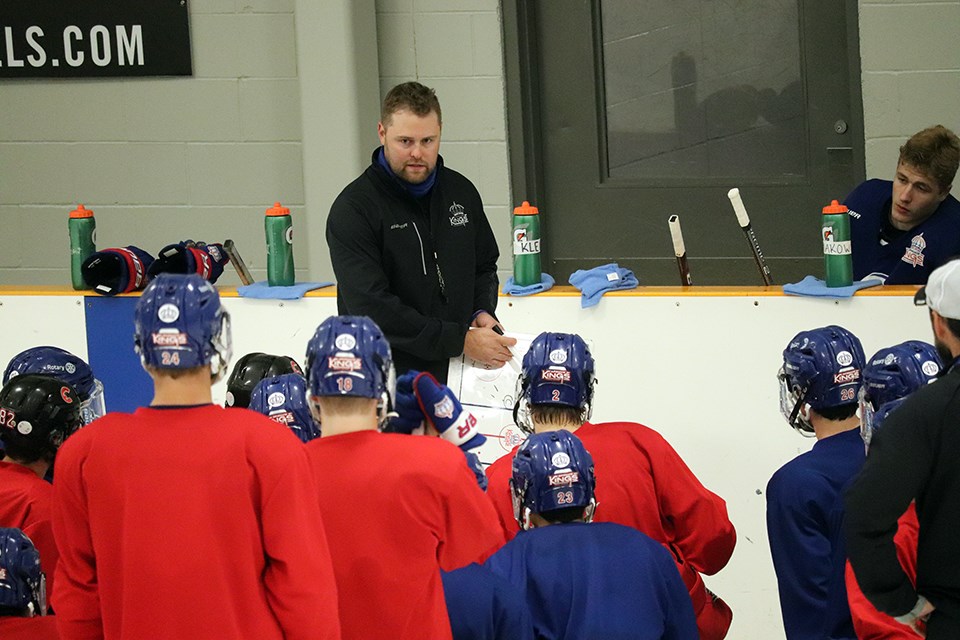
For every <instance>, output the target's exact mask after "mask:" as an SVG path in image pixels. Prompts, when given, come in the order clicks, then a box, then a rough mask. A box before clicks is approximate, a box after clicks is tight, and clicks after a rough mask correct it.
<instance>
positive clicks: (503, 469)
mask: <svg viewBox="0 0 960 640" xmlns="http://www.w3.org/2000/svg"><path fill="white" fill-rule="evenodd" d="M519 448H520V445H517V446H515V447H514V448H513V449H511V450H510V451H508V452H507V453H505V454H503V455H502V456H500V457H499V458H497V459H496V460H494V461H493V462H492V463H491V464H490V466H488V467H487V469H486V472H487V478H490V477H491V474H492V475H500V474H506V475H510V473H511V468H512V467H513V457H514V456H515V455H517V449H519Z"/></svg>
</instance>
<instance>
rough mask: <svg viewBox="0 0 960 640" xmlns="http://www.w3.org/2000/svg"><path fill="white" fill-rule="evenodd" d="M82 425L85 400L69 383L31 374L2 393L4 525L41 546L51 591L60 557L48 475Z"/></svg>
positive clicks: (0, 497)
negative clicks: (68, 439)
mask: <svg viewBox="0 0 960 640" xmlns="http://www.w3.org/2000/svg"><path fill="white" fill-rule="evenodd" d="M81 424H82V422H81V417H80V398H79V397H78V396H77V392H76V391H74V390H73V387H71V386H70V385H69V384H67V383H66V382H62V381H61V380H58V379H56V378H53V377H51V376H40V375H35V374H31V373H28V374H24V375H18V376H14V377H12V378H10V381H9V382H7V383H6V384H5V385H4V386H3V389H2V390H0V443H2V444H3V449H4V455H3V459H2V460H0V527H16V528H17V529H22V530H23V532H24V533H25V534H26V535H27V536H29V538H30V539H31V540H32V541H33V542H34V544H36V547H37V549H38V550H39V553H40V560H41V562H42V563H43V571H44V573H46V574H47V575H48V576H50V589H51V592H52V590H53V576H54V571H55V569H56V567H57V562H58V559H59V557H60V554H59V553H58V551H57V545H56V544H55V543H54V540H53V529H52V525H51V520H50V518H51V509H52V507H53V487H52V486H51V485H50V483H49V482H47V481H46V480H44V477H45V476H46V475H47V473H48V472H49V470H50V467H51V465H53V460H54V458H55V457H56V455H57V450H58V449H59V448H60V445H62V444H63V441H64V440H66V438H67V436H69V435H70V434H72V433H73V432H74V431H76V430H77V429H79V428H80V426H81Z"/></svg>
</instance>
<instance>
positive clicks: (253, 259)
mask: <svg viewBox="0 0 960 640" xmlns="http://www.w3.org/2000/svg"><path fill="white" fill-rule="evenodd" d="M364 1H367V2H369V0H364ZM294 6H295V0H192V2H191V4H190V16H191V17H190V20H191V37H192V45H193V60H194V77H192V78H181V79H170V78H163V79H144V80H134V79H124V80H70V81H55V80H32V81H18V82H11V81H3V82H0V230H2V232H0V284H15V283H38V284H63V285H67V284H68V283H69V281H70V280H69V273H68V268H67V255H68V253H67V249H68V238H67V232H66V216H67V213H68V212H69V210H70V209H72V208H73V206H74V205H75V203H77V202H83V203H84V204H86V205H88V206H91V207H93V208H94V209H95V211H96V213H97V220H98V228H99V239H98V245H99V246H100V247H106V246H110V245H118V244H119V245H123V244H137V245H139V246H141V247H143V248H144V249H147V250H149V251H151V252H156V251H157V250H158V249H159V248H160V247H161V246H163V245H164V244H166V243H168V242H174V241H177V240H181V239H184V238H187V237H192V238H194V239H201V240H208V241H211V240H223V239H224V238H226V237H233V239H234V240H235V241H236V242H237V243H238V246H239V248H240V249H241V251H242V253H243V255H244V257H245V259H246V260H247V262H248V263H249V264H250V266H251V267H252V269H253V271H254V275H255V276H256V277H258V278H263V277H264V276H265V272H264V267H265V254H264V251H265V250H264V241H263V231H262V222H261V220H262V217H261V216H262V214H263V210H264V209H265V208H266V207H267V206H269V205H270V204H271V203H272V202H273V201H274V200H277V199H280V200H282V201H283V202H284V204H286V205H287V206H289V207H290V208H291V209H292V211H293V214H294V224H295V225H296V227H297V228H298V229H305V228H306V225H305V224H304V222H305V221H304V219H303V218H304V215H303V209H304V181H303V161H302V155H301V151H302V149H301V138H302V133H301V122H302V120H301V113H300V106H299V105H300V96H299V77H298V70H297V43H296V38H295V29H294V20H295V16H294ZM375 7H376V18H377V38H378V53H379V66H380V86H381V91H382V92H385V91H386V90H387V89H388V88H389V87H390V86H392V85H394V84H396V83H397V82H402V81H404V80H409V79H417V80H419V81H421V82H424V83H425V84H428V85H430V86H432V87H435V88H436V89H437V92H438V94H439V96H440V99H441V103H442V105H443V108H444V130H443V142H442V147H441V153H442V154H443V156H444V159H445V160H446V161H447V163H448V164H449V165H450V166H451V167H454V168H456V169H457V170H459V171H461V172H463V173H464V174H465V175H467V176H469V177H470V178H471V179H472V180H473V181H474V182H475V184H476V185H477V188H478V189H479V190H480V193H481V195H482V196H483V198H484V201H485V204H486V207H487V213H488V216H489V217H490V220H491V222H492V224H493V226H494V232H495V233H496V235H497V239H498V241H499V243H500V247H501V254H502V255H501V260H500V267H501V269H502V274H503V275H504V276H505V275H506V274H507V273H508V272H509V269H510V256H509V244H508V236H509V216H510V212H511V209H512V207H513V206H514V205H515V204H517V203H518V202H519V201H520V200H522V199H523V197H524V194H511V192H510V185H509V179H508V176H509V172H508V165H507V162H508V160H507V140H506V125H505V104H504V89H503V64H502V51H503V47H502V40H501V29H500V24H501V18H500V8H499V2H498V1H497V0H457V2H448V1H446V0H375ZM859 8H860V50H861V65H862V70H863V77H862V81H863V100H864V119H865V134H866V161H867V174H868V176H871V177H889V176H890V175H891V174H892V171H893V163H894V162H895V158H896V153H897V148H898V147H899V145H900V144H902V141H903V139H904V138H906V137H907V136H909V135H910V134H912V133H914V132H915V131H917V130H919V129H921V128H922V127H925V126H928V125H930V124H935V123H938V122H939V123H942V124H944V125H946V126H948V127H951V128H953V129H955V130H958V129H960V111H958V109H957V105H958V104H960V48H958V47H957V46H956V44H955V43H956V34H957V33H958V32H960V1H958V0H943V1H939V2H938V1H936V0H927V1H925V2H906V1H903V0H889V1H884V0H859ZM908 43H909V44H908ZM917 96H924V97H922V98H918V97H917ZM335 116H336V114H330V122H331V124H330V126H336V122H337V119H336V117H335ZM369 126H370V127H371V128H372V127H374V126H375V123H370V125H369ZM361 169H362V167H357V168H356V172H357V173H359V171H360V170H361ZM328 207H329V203H328V202H320V203H311V209H312V210H313V211H315V212H319V213H320V214H321V215H325V211H326V209H327V208H328ZM311 215H316V213H312V214H311ZM311 222H314V221H311ZM319 222H320V225H321V227H320V228H322V220H321V221H319ZM313 227H314V228H316V225H313ZM304 235H305V234H300V235H298V237H297V243H296V255H297V264H298V266H299V268H298V274H297V277H298V279H300V280H305V279H307V278H308V277H309V278H313V279H318V278H327V277H329V276H330V273H310V274H308V273H306V265H307V264H308V260H309V259H310V256H309V253H310V252H311V251H313V252H317V251H323V252H325V251H326V245H325V243H324V241H323V238H322V237H321V236H319V235H318V234H313V235H315V236H317V237H309V238H308V237H304ZM315 262H318V263H320V262H322V261H315ZM222 282H223V283H225V284H236V283H237V279H236V276H235V275H234V274H233V273H232V271H230V270H228V271H227V272H226V275H225V276H224V279H223V280H222Z"/></svg>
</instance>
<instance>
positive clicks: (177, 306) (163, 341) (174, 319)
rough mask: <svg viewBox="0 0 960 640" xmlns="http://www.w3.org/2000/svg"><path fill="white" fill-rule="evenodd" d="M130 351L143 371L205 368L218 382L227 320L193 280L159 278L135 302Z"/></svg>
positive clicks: (206, 288) (206, 286)
mask: <svg viewBox="0 0 960 640" xmlns="http://www.w3.org/2000/svg"><path fill="white" fill-rule="evenodd" d="M134 346H135V348H136V351H137V353H139V354H140V361H141V362H142V363H143V366H144V367H152V368H156V369H193V368H195V367H203V366H208V367H210V374H211V377H212V379H213V380H219V379H220V378H221V377H222V376H223V375H224V374H225V373H226V371H227V363H228V362H229V361H230V356H231V335H230V314H229V313H228V312H227V310H226V309H224V308H223V307H222V306H221V305H220V296H219V294H218V293H217V290H216V289H214V288H213V286H212V285H211V284H210V283H209V282H207V281H206V280H204V279H203V278H201V277H200V276H198V275H197V274H195V273H192V274H188V275H182V274H173V273H161V274H160V275H158V276H157V277H156V278H155V279H154V280H152V281H151V282H150V284H149V285H148V286H147V288H146V290H145V291H144V292H143V295H142V296H141V297H140V300H139V301H138V302H137V310H136V314H135V316H134Z"/></svg>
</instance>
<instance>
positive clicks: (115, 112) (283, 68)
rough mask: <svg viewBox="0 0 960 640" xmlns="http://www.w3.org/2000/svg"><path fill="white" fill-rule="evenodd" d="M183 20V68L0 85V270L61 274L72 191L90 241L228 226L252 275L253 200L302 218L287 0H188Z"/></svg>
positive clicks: (146, 241) (222, 233) (164, 240)
mask: <svg viewBox="0 0 960 640" xmlns="http://www.w3.org/2000/svg"><path fill="white" fill-rule="evenodd" d="M190 30H191V41H192V47H193V65H194V67H193V68H194V76H193V77H191V78H149V79H129V78H128V79H121V80H113V79H84V80H69V81H63V80H27V81H16V82H10V81H4V82H3V83H2V84H0V164H2V171H0V225H2V229H3V233H2V234H0V282H3V283H45V284H46V283H50V284H67V283H69V281H70V280H69V272H68V265H69V263H68V258H67V256H68V255H69V252H68V237H67V231H66V217H67V213H68V212H69V211H70V210H71V209H72V208H73V207H74V205H75V204H76V203H78V202H82V203H84V204H85V205H87V206H88V208H92V209H93V210H94V211H95V212H96V217H97V223H98V246H99V247H101V248H106V247H109V246H116V245H121V246H122V245H127V244H135V245H138V246H140V247H142V248H143V249H145V250H147V251H149V252H150V253H151V254H156V253H157V252H158V251H159V249H160V248H161V247H162V246H164V245H165V244H168V243H171V242H177V241H179V240H183V239H185V238H193V239H195V240H205V241H209V242H212V241H221V242H222V241H223V240H224V239H225V238H227V237H232V238H233V239H234V240H235V241H236V242H237V245H238V248H239V249H240V250H241V253H242V254H243V255H244V258H245V259H246V260H247V262H248V263H249V264H250V266H251V267H252V269H253V272H254V275H255V276H259V277H263V276H264V275H265V272H264V271H263V269H264V268H265V258H266V256H265V248H264V238H263V226H262V225H263V223H262V216H263V212H264V209H265V208H266V207H268V206H270V205H271V204H272V203H273V202H274V201H275V200H281V201H282V202H283V203H284V204H285V205H287V206H289V207H290V208H291V209H292V211H293V214H294V224H295V225H298V223H300V224H302V208H303V204H304V193H303V171H302V163H301V148H300V147H301V145H300V138H301V117H300V98H299V85H298V76H297V46H296V39H295V37H294V11H293V0H194V1H193V2H192V3H191V5H190ZM306 248H307V247H306V245H305V244H303V243H301V244H298V245H297V258H298V259H299V258H301V257H303V256H302V252H305V251H306ZM306 264H307V263H306V261H305V260H301V261H300V266H302V267H304V268H305V267H306ZM301 275H302V276H303V277H305V275H306V271H305V269H302V270H300V273H298V276H301ZM224 282H226V283H236V282H237V279H236V275H235V274H233V273H232V270H231V271H230V272H228V273H227V275H226V277H225V279H224Z"/></svg>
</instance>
